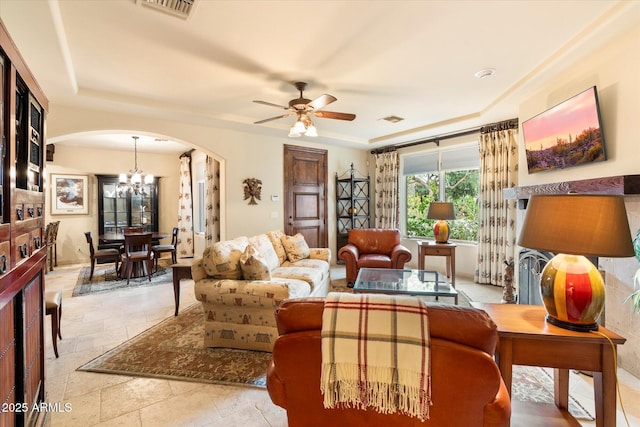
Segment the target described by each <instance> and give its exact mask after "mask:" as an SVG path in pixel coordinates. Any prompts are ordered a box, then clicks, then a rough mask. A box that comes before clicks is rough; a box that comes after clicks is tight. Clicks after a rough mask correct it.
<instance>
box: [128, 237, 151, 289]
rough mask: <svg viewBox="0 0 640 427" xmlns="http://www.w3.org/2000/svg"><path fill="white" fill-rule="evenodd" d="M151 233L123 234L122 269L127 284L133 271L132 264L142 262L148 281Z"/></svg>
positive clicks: (149, 274)
mask: <svg viewBox="0 0 640 427" xmlns="http://www.w3.org/2000/svg"><path fill="white" fill-rule="evenodd" d="M152 235H153V233H151V232H148V233H135V234H125V235H124V253H123V254H122V270H123V272H124V274H125V275H126V276H127V285H128V284H129V280H130V279H131V274H132V273H133V266H134V264H136V263H137V264H140V263H144V264H143V267H146V272H147V275H148V276H149V281H151V273H152V272H153V251H152V250H151V236H152Z"/></svg>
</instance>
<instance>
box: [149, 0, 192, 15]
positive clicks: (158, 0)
mask: <svg viewBox="0 0 640 427" xmlns="http://www.w3.org/2000/svg"><path fill="white" fill-rule="evenodd" d="M195 1H196V0H138V3H142V4H143V5H145V6H149V7H152V8H154V9H156V10H160V11H162V12H167V13H170V14H171V15H174V16H179V17H181V18H187V17H188V16H189V13H191V11H192V10H193V4H194V3H195Z"/></svg>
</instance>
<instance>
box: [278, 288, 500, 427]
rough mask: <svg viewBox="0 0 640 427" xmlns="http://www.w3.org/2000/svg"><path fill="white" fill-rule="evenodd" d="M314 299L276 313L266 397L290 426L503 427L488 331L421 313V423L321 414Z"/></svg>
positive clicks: (443, 312)
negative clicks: (424, 413) (425, 332)
mask: <svg viewBox="0 0 640 427" xmlns="http://www.w3.org/2000/svg"><path fill="white" fill-rule="evenodd" d="M323 310H324V300H323V299H322V298H302V299H296V300H293V299H292V300H285V301H283V303H282V305H281V306H280V307H279V308H278V309H277V310H276V324H277V326H278V332H279V333H280V336H279V337H278V339H277V340H276V342H275V345H274V348H273V358H272V361H271V365H270V367H269V371H268V373H267V390H268V392H269V396H270V397H271V400H272V401H273V403H275V404H276V405H278V406H280V407H282V408H284V409H286V410H287V418H288V423H289V427H295V426H306V427H312V426H351V427H353V426H360V425H362V426H368V427H373V426H380V427H383V426H384V427H387V426H394V427H403V426H415V427H417V426H422V427H433V426H442V427H445V426H446V427H473V426H484V427H487V426H491V427H497V426H509V422H510V418H511V400H510V398H509V394H508V392H507V389H506V387H505V384H504V382H503V381H502V377H501V375H500V371H499V370H498V366H497V365H496V362H495V361H494V359H493V353H494V350H495V347H496V343H497V340H498V333H497V329H496V325H495V324H494V323H493V321H492V320H491V318H490V317H489V316H488V315H487V314H486V313H485V312H484V311H482V310H477V309H474V308H466V307H458V306H448V305H437V304H434V305H429V309H428V310H429V328H430V337H431V341H430V345H431V353H430V354H431V381H432V383H431V397H432V400H433V406H431V408H430V417H429V419H428V420H427V421H425V422H424V423H422V422H420V420H419V419H417V418H411V417H408V416H406V415H402V414H399V413H394V414H381V413H378V412H376V411H374V410H367V411H364V410H359V409H355V408H344V409H342V408H341V409H325V408H324V406H323V404H322V400H323V398H322V394H321V393H320V371H321V362H322V354H321V338H320V332H321V329H322V312H323Z"/></svg>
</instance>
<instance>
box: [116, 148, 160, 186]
mask: <svg viewBox="0 0 640 427" xmlns="http://www.w3.org/2000/svg"><path fill="white" fill-rule="evenodd" d="M132 138H133V152H134V165H133V169H131V170H129V172H128V173H121V174H120V178H119V179H118V181H119V183H118V196H120V197H123V196H124V195H125V194H126V193H134V194H141V195H143V196H146V195H147V192H146V190H145V187H144V184H153V175H151V174H149V175H142V170H140V169H138V138H140V137H139V136H132ZM143 183H144V184H143Z"/></svg>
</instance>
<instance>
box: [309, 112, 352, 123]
mask: <svg viewBox="0 0 640 427" xmlns="http://www.w3.org/2000/svg"><path fill="white" fill-rule="evenodd" d="M313 115H314V116H316V117H322V118H323V119H338V120H349V121H351V120H353V119H355V118H356V115H355V114H351V113H336V112H335V111H314V112H313Z"/></svg>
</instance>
